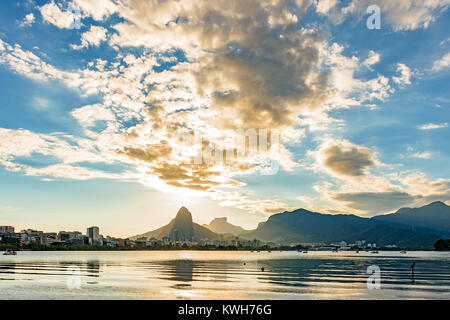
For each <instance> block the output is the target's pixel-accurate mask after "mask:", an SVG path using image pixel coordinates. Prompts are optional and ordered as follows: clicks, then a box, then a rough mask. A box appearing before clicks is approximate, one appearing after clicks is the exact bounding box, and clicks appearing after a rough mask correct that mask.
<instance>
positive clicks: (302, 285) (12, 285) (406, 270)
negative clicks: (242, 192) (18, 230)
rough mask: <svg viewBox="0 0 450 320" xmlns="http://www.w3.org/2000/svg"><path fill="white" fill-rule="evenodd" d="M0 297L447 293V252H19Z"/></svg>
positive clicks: (8, 264)
mask: <svg viewBox="0 0 450 320" xmlns="http://www.w3.org/2000/svg"><path fill="white" fill-rule="evenodd" d="M413 262H416V267H415V280H416V281H415V284H411V279H410V275H411V271H410V266H411V264H412V263H413ZM372 265H376V266H378V267H379V268H380V270H381V289H380V290H369V289H368V288H367V279H368V277H369V274H367V268H368V267H369V266H372ZM74 267H75V269H74ZM262 267H264V272H262V271H261V268H262ZM77 268H79V269H77ZM72 270H79V271H80V276H81V277H80V288H79V289H77V288H75V289H73V284H74V283H75V284H76V281H75V282H74V281H73V280H74V279H75V278H73V277H74V275H73V274H72V273H71V272H72ZM75 277H76V272H75ZM68 279H69V284H72V286H70V287H71V288H72V289H69V287H68V285H67V284H68ZM75 287H76V285H75ZM0 299H46V300H47V299H100V300H103V299H450V253H448V252H408V253H407V254H401V253H400V252H381V251H380V253H378V254H371V253H368V252H360V253H356V252H338V253H336V252H321V251H310V252H309V253H299V252H296V251H292V252H275V251H273V252H272V253H268V252H259V253H258V252H242V251H231V252H230V251H227V252H223V251H126V252H124V251H117V252H105V251H103V252H69V251H65V252H19V253H18V255H17V256H3V255H1V256H0Z"/></svg>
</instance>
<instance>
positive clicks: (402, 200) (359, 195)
mask: <svg viewBox="0 0 450 320" xmlns="http://www.w3.org/2000/svg"><path fill="white" fill-rule="evenodd" d="M332 197H333V199H334V200H337V201H341V202H345V204H346V206H347V207H349V208H353V209H356V210H359V211H364V212H370V213H372V214H374V213H388V212H390V211H393V210H396V209H398V208H400V207H402V206H405V205H409V204H411V202H412V201H413V200H414V197H413V196H411V195H410V194H408V193H405V192H396V191H393V192H355V193H336V194H333V195H332Z"/></svg>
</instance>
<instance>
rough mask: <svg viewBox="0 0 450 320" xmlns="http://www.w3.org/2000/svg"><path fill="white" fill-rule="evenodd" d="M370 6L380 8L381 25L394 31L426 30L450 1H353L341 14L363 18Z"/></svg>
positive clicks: (446, 7)
mask: <svg viewBox="0 0 450 320" xmlns="http://www.w3.org/2000/svg"><path fill="white" fill-rule="evenodd" d="M370 5H377V6H379V7H380V8H381V11H382V15H381V17H382V24H384V23H387V24H389V25H390V26H391V27H392V28H393V29H394V30H395V31H408V30H416V29H421V28H423V29H426V28H428V26H429V25H430V24H431V23H433V22H434V21H435V20H436V19H437V18H438V17H439V16H440V15H441V14H442V13H443V12H445V11H446V10H447V9H448V7H449V5H450V0H425V1H424V0H402V1H391V0H353V1H352V2H351V3H350V4H349V5H348V6H346V7H345V8H342V10H341V12H342V13H343V14H344V15H348V14H353V15H357V16H358V17H365V16H366V10H367V8H368V7H369V6H370Z"/></svg>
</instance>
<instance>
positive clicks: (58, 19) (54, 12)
mask: <svg viewBox="0 0 450 320" xmlns="http://www.w3.org/2000/svg"><path fill="white" fill-rule="evenodd" d="M39 11H40V12H41V15H42V19H43V20H44V21H46V22H48V23H51V24H53V25H55V26H56V27H58V28H60V29H68V28H70V26H71V25H72V24H73V22H74V14H73V13H72V12H70V11H68V10H67V11H65V10H62V9H61V8H60V7H59V6H58V5H57V4H56V3H55V2H54V1H53V0H52V1H51V2H49V3H47V4H45V5H43V6H42V7H40V8H39Z"/></svg>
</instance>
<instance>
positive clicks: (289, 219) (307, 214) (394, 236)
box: [241, 209, 439, 248]
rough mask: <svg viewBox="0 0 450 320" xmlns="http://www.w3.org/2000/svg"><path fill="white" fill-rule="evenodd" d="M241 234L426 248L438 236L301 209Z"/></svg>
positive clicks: (289, 240)
mask: <svg viewBox="0 0 450 320" xmlns="http://www.w3.org/2000/svg"><path fill="white" fill-rule="evenodd" d="M241 236H242V237H247V238H256V239H259V240H263V241H273V242H281V243H292V242H303V243H314V242H316V243H330V242H339V241H347V242H350V241H352V242H353V241H356V240H366V241H367V242H368V243H377V245H379V246H384V245H392V244H393V245H397V246H401V247H414V248H429V247H431V246H432V245H433V243H434V242H435V241H436V240H438V239H439V236H437V235H436V233H428V232H424V233H421V232H417V231H414V230H410V229H407V228H403V227H401V226H393V225H390V224H385V223H384V222H382V221H378V220H376V219H369V218H362V217H358V216H355V215H343V214H339V215H329V214H322V213H317V212H311V211H308V210H305V209H298V210H295V211H291V212H288V211H286V212H283V213H279V214H275V215H273V216H271V217H270V218H269V219H268V220H267V221H266V222H262V223H260V224H259V225H258V228H257V229H256V230H252V231H248V232H244V233H242V234H241Z"/></svg>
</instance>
